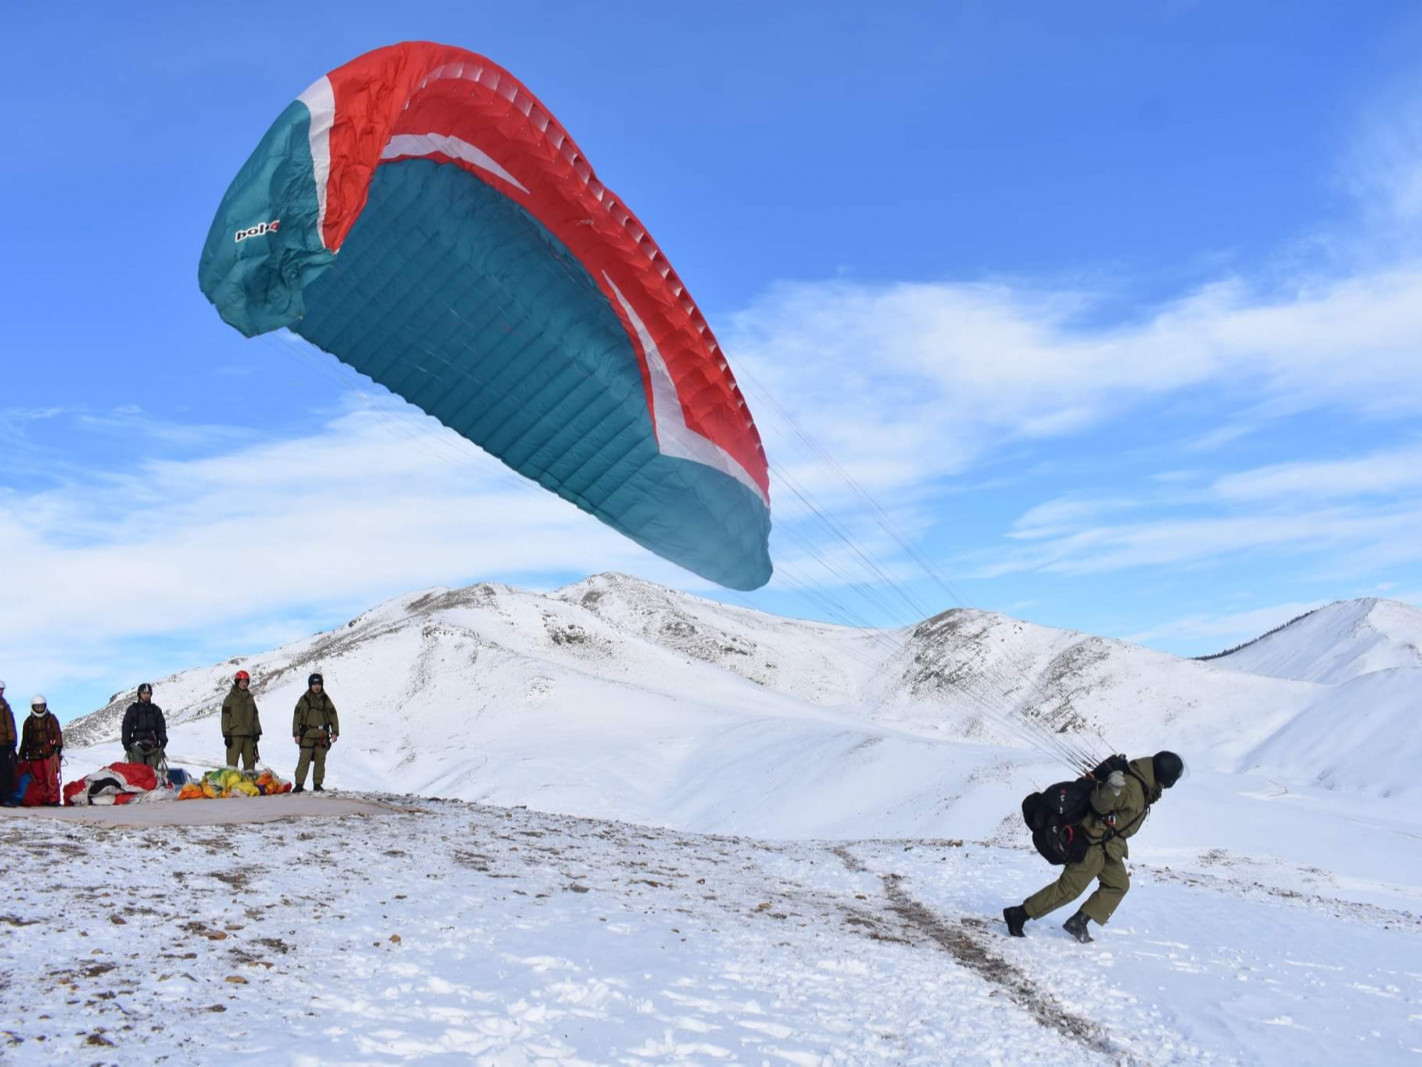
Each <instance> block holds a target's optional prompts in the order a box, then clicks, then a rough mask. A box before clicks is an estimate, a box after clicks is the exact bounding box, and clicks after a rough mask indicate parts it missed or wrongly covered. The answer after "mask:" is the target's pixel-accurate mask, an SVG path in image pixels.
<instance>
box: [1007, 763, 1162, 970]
mask: <svg viewBox="0 0 1422 1067" xmlns="http://www.w3.org/2000/svg"><path fill="white" fill-rule="evenodd" d="M1119 759H1120V765H1119V766H1116V767H1114V768H1113V769H1112V770H1111V773H1110V775H1109V776H1108V777H1107V778H1106V779H1105V781H1103V782H1101V783H1100V784H1099V785H1097V786H1096V788H1095V789H1093V790H1092V792H1091V811H1089V812H1088V813H1087V815H1086V818H1084V819H1083V820H1082V821H1081V828H1082V829H1083V830H1084V831H1085V832H1086V837H1087V840H1088V841H1090V842H1091V847H1090V848H1088V849H1087V850H1086V855H1085V856H1084V857H1082V859H1080V860H1079V861H1077V862H1076V863H1068V864H1067V865H1066V866H1065V867H1063V868H1062V873H1061V876H1060V877H1059V878H1058V879H1057V880H1056V881H1055V882H1052V883H1050V884H1048V885H1045V886H1043V887H1042V888H1041V889H1039V890H1037V892H1035V893H1033V894H1032V895H1031V896H1030V897H1028V898H1027V899H1026V900H1024V901H1023V902H1022V903H1021V904H1014V905H1011V906H1010V907H1006V908H1003V909H1002V917H1003V919H1004V920H1006V922H1007V932H1008V933H1010V934H1011V935H1012V936H1013V937H1025V936H1026V935H1025V933H1024V932H1023V927H1024V926H1026V925H1027V920H1028V919H1040V918H1041V917H1042V916H1043V915H1046V914H1048V913H1049V912H1052V911H1055V910H1056V909H1057V908H1060V907H1061V906H1062V905H1063V904H1070V903H1071V902H1072V901H1073V900H1075V899H1076V898H1077V897H1079V896H1081V894H1082V893H1084V892H1086V889H1087V887H1088V886H1090V885H1091V883H1092V882H1093V881H1095V882H1096V883H1097V888H1096V892H1094V893H1092V894H1091V896H1090V897H1088V898H1087V901H1086V903H1085V904H1083V905H1082V906H1081V908H1080V909H1079V910H1078V911H1077V913H1076V914H1075V915H1073V916H1072V917H1071V918H1070V919H1068V920H1067V921H1066V922H1065V923H1063V924H1062V929H1063V930H1065V931H1066V932H1067V933H1069V934H1071V936H1072V937H1074V938H1076V939H1077V940H1078V941H1080V942H1081V943H1082V944H1086V943H1087V942H1088V941H1091V940H1092V937H1091V934H1090V932H1089V931H1088V930H1087V928H1086V925H1087V922H1088V921H1089V920H1092V919H1094V920H1096V922H1097V924H1098V925H1100V926H1105V925H1106V923H1107V922H1108V921H1110V918H1111V915H1112V913H1113V912H1115V910H1116V907H1117V905H1119V904H1120V903H1121V900H1122V898H1123V897H1125V895H1126V891H1127V890H1129V889H1130V888H1131V876H1130V874H1129V873H1128V872H1127V870H1126V864H1125V860H1126V858H1127V857H1128V856H1129V855H1130V852H1129V850H1128V849H1127V847H1126V839H1127V838H1128V837H1130V836H1131V835H1133V834H1134V833H1135V832H1136V831H1137V830H1139V829H1140V828H1141V823H1142V822H1144V821H1145V817H1146V814H1147V812H1148V811H1149V810H1150V806H1151V805H1152V804H1154V803H1155V802H1156V801H1157V800H1159V799H1160V797H1161V792H1162V791H1163V790H1166V789H1169V788H1170V787H1171V786H1173V785H1174V784H1175V783H1176V782H1177V781H1179V780H1180V775H1181V774H1182V773H1184V770H1185V762H1184V761H1183V760H1182V759H1181V758H1180V757H1179V756H1177V755H1176V754H1175V753H1174V752H1157V753H1156V754H1155V755H1154V756H1146V757H1144V758H1142V759H1137V760H1131V761H1130V762H1129V763H1128V762H1126V760H1125V757H1120V758H1119ZM1108 766H1109V764H1108Z"/></svg>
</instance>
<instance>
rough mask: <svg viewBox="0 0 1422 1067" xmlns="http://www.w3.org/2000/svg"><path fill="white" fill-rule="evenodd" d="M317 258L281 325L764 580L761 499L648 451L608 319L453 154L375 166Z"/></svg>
mask: <svg viewBox="0 0 1422 1067" xmlns="http://www.w3.org/2000/svg"><path fill="white" fill-rule="evenodd" d="M284 231H285V226H283V234H282V235H281V236H283V237H284V236H285V234H284ZM252 240H261V238H254V239H252ZM243 243H246V242H243ZM320 266H321V268H322V269H321V270H320V271H319V272H316V271H306V272H305V273H303V271H304V267H302V268H298V269H297V272H296V273H297V275H298V276H299V280H301V281H302V282H303V289H302V291H299V292H298V294H297V296H298V298H299V299H301V300H302V302H303V303H304V314H303V315H302V317H301V318H299V319H297V320H296V321H290V328H291V329H292V330H293V331H294V332H296V333H299V334H301V336H303V337H305V338H306V339H308V340H309V341H311V342H312V343H313V344H315V345H316V346H318V347H319V348H322V349H324V350H326V351H327V352H330V353H332V354H333V355H335V356H337V357H339V358H340V359H341V360H342V361H343V362H345V363H348V364H350V365H351V366H352V367H354V368H355V369H356V370H358V371H360V372H361V373H362V374H365V375H367V376H368V377H370V378H371V379H373V380H374V381H376V382H379V383H380V384H381V385H384V386H385V387H387V388H388V389H390V390H391V391H392V392H394V393H397V394H399V395H400V396H402V397H404V398H405V399H406V400H408V401H410V403H412V404H414V405H415V406H417V407H419V408H421V409H423V410H424V411H426V412H428V413H429V414H430V415H433V416H434V417H435V418H437V419H438V420H439V421H440V422H442V423H444V425H446V426H448V427H450V428H451V429H453V430H455V431H456V432H457V433H459V434H461V435H463V436H464V437H467V438H469V439H470V440H471V441H474V442H475V443H476V444H478V445H480V446H481V447H483V448H484V449H486V450H487V451H489V452H491V453H492V454H494V455H495V456H497V457H499V458H500V459H501V460H503V461H504V462H505V463H507V464H508V465H509V466H510V467H512V468H513V469H514V470H516V471H518V472H519V473H521V474H524V475H526V476H527V477H529V478H532V479H534V480H536V481H537V482H539V483H540V484H541V485H543V486H545V487H546V488H548V489H551V490H552V491H553V492H555V493H557V494H558V495H559V496H562V497H564V498H565V499H567V500H570V501H572V502H573V503H574V504H576V505H577V506H578V507H580V508H582V509H584V510H585V511H588V512H591V513H592V514H593V515H595V516H597V517H598V518H599V519H601V520H602V521H603V522H605V523H607V524H608V525H610V526H612V527H613V528H614V529H617V530H619V531H621V532H622V533H624V534H626V535H627V536H628V537H630V538H632V540H634V541H636V542H637V543H638V544H641V545H643V546H644V547H646V548H648V549H650V550H651V551H653V552H655V553H657V554H658V555H660V556H663V557H665V558H667V559H669V560H671V561H673V562H674V563H677V564H680V565H681V566H683V567H685V568H687V569H688V570H691V571H694V572H695V573H697V574H699V575H701V576H703V577H705V578H708V579H710V580H711V581H714V582H718V583H720V584H722V585H726V586H729V587H731V588H734V589H755V588H758V587H760V586H762V585H764V584H765V582H766V581H768V580H769V578H770V574H771V564H770V557H769V552H768V549H767V539H768V537H769V533H770V515H769V511H768V509H767V508H766V506H765V504H764V503H763V502H762V500H761V499H760V497H759V496H758V495H757V494H756V493H755V492H753V491H752V490H751V489H750V488H748V487H747V486H745V485H743V484H742V483H741V482H739V481H737V480H736V479H734V478H732V477H730V476H729V475H727V474H725V473H723V472H721V471H719V470H716V469H714V468H711V467H707V466H705V465H703V464H700V463H693V462H691V461H689V460H683V459H676V458H673V457H670V456H665V455H662V454H661V452H659V451H658V450H657V444H656V438H655V435H654V434H653V431H652V422H651V415H650V413H649V411H648V410H647V402H646V393H645V391H644V389H643V385H642V376H641V371H640V369H639V366H638V361H637V356H636V352H635V351H634V349H633V347H632V344H631V342H630V340H629V339H628V336H627V333H626V331H625V330H624V329H623V327H622V323H621V321H620V320H619V319H618V317H617V315H616V314H615V313H614V312H613V310H612V308H611V307H610V306H609V304H608V302H607V300H606V298H605V297H604V296H603V294H602V292H601V291H600V290H599V289H598V287H597V285H596V284H595V283H594V281H593V279H592V278H591V277H590V276H589V274H588V272H587V270H586V269H585V268H584V267H583V265H582V263H581V262H580V261H579V260H578V259H576V258H575V257H574V256H573V255H572V254H571V253H570V252H569V251H568V249H567V248H566V247H565V246H564V245H563V244H562V243H561V242H560V241H558V239H557V238H556V237H554V236H553V234H552V233H550V232H549V231H548V230H547V228H545V227H544V226H543V225H542V224H541V223H539V222H538V221H537V219H535V218H534V217H533V216H532V215H530V214H529V213H528V212H527V211H525V210H524V209H523V208H522V207H521V206H520V205H518V204H516V203H514V202H513V201H512V200H510V199H508V198H507V197H505V196H503V195H502V194H501V193H499V192H498V191H497V190H495V189H493V188H492V187H490V186H489V185H486V184H485V183H484V182H482V181H480V180H479V179H478V178H476V177H475V176H473V175H472V174H469V173H468V172H467V171H464V170H463V169H461V168H459V167H458V166H455V165H453V164H440V163H435V162H432V161H429V160H404V161H400V162H394V163H387V164H384V165H382V166H381V167H379V168H378V169H377V170H376V172H375V175H374V177H373V179H372V181H371V186H370V194H369V199H368V201H367V203H366V206H365V210H364V211H363V212H362V213H361V215H360V217H359V219H357V221H356V223H355V225H354V226H353V227H352V228H351V230H350V233H349V234H348V235H347V237H346V240H345V243H344V244H343V245H342V247H341V251H340V254H339V255H337V256H335V257H328V258H327V261H325V262H323V263H322V264H320ZM278 273H283V272H281V271H278ZM283 276H284V274H283ZM264 284H265V283H264ZM258 288H259V287H258ZM262 299H264V300H269V299H270V298H269V296H268V295H264V296H263V297H262ZM269 313H270V312H269V311H263V312H258V313H253V314H252V315H251V316H249V321H252V322H257V321H259V320H262V319H263V317H264V316H265V315H267V314H269ZM224 317H227V313H226V312H224ZM228 321H233V320H232V319H231V318H229V320H228ZM234 324H236V323H234ZM239 328H242V327H241V326H240V325H239ZM244 332H245V331H244Z"/></svg>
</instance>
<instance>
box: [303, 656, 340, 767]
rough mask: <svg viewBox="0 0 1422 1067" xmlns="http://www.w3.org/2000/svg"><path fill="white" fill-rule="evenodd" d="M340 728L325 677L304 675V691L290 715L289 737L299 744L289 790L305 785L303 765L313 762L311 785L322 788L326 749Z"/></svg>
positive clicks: (307, 765)
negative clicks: (293, 785) (298, 752)
mask: <svg viewBox="0 0 1422 1067" xmlns="http://www.w3.org/2000/svg"><path fill="white" fill-rule="evenodd" d="M340 732H341V720H340V719H338V718H337V717H336V705H335V702H334V701H332V700H331V698H330V697H328V696H327V695H326V680H325V679H324V678H322V677H321V676H320V675H319V674H313V675H311V677H309V678H307V679H306V692H304V693H302V694H301V699H300V700H298V701H297V702H296V712H295V714H293V715H292V717H291V737H292V740H293V741H295V742H296V743H297V744H298V745H300V746H301V757H300V759H298V760H297V761H296V788H294V789H293V790H292V792H293V793H300V792H302V791H303V790H304V789H305V788H306V768H307V767H309V766H311V764H312V763H313V762H314V763H315V764H316V769H315V771H314V772H313V773H312V775H311V783H312V788H313V789H314V790H315V791H316V792H318V793H324V792H325V791H326V790H325V787H324V786H323V785H322V784H321V783H322V782H324V781H325V780H326V750H327V749H328V748H330V747H331V746H332V745H334V744H335V743H336V735H338V734H339V733H340Z"/></svg>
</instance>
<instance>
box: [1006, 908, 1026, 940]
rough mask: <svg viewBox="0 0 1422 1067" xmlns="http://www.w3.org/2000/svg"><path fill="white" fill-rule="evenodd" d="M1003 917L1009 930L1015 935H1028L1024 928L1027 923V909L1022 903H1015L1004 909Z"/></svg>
mask: <svg viewBox="0 0 1422 1067" xmlns="http://www.w3.org/2000/svg"><path fill="white" fill-rule="evenodd" d="M1002 918H1003V920H1004V921H1005V922H1006V923H1007V932H1008V933H1009V934H1011V935H1012V936H1013V937H1026V936H1027V935H1026V934H1025V933H1023V931H1022V928H1023V927H1024V926H1026V925H1027V918H1028V915H1027V909H1026V908H1024V907H1023V906H1022V905H1021V904H1013V905H1012V906H1010V907H1006V908H1003V909H1002Z"/></svg>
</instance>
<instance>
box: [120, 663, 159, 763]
mask: <svg viewBox="0 0 1422 1067" xmlns="http://www.w3.org/2000/svg"><path fill="white" fill-rule="evenodd" d="M167 747H168V724H167V723H166V722H165V721H164V719H163V709H162V708H160V707H159V706H158V705H157V704H155V703H153V687H152V686H151V685H149V684H148V683H147V682H144V683H143V684H142V685H140V686H139V687H138V699H137V700H135V701H134V702H133V703H132V704H130V705H129V706H128V710H127V711H125V712H124V713H123V751H124V758H125V759H127V760H128V762H129V763H142V764H144V765H146V766H149V767H159V766H161V765H162V763H163V758H164V751H163V750H164V749H166V748H167Z"/></svg>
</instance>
